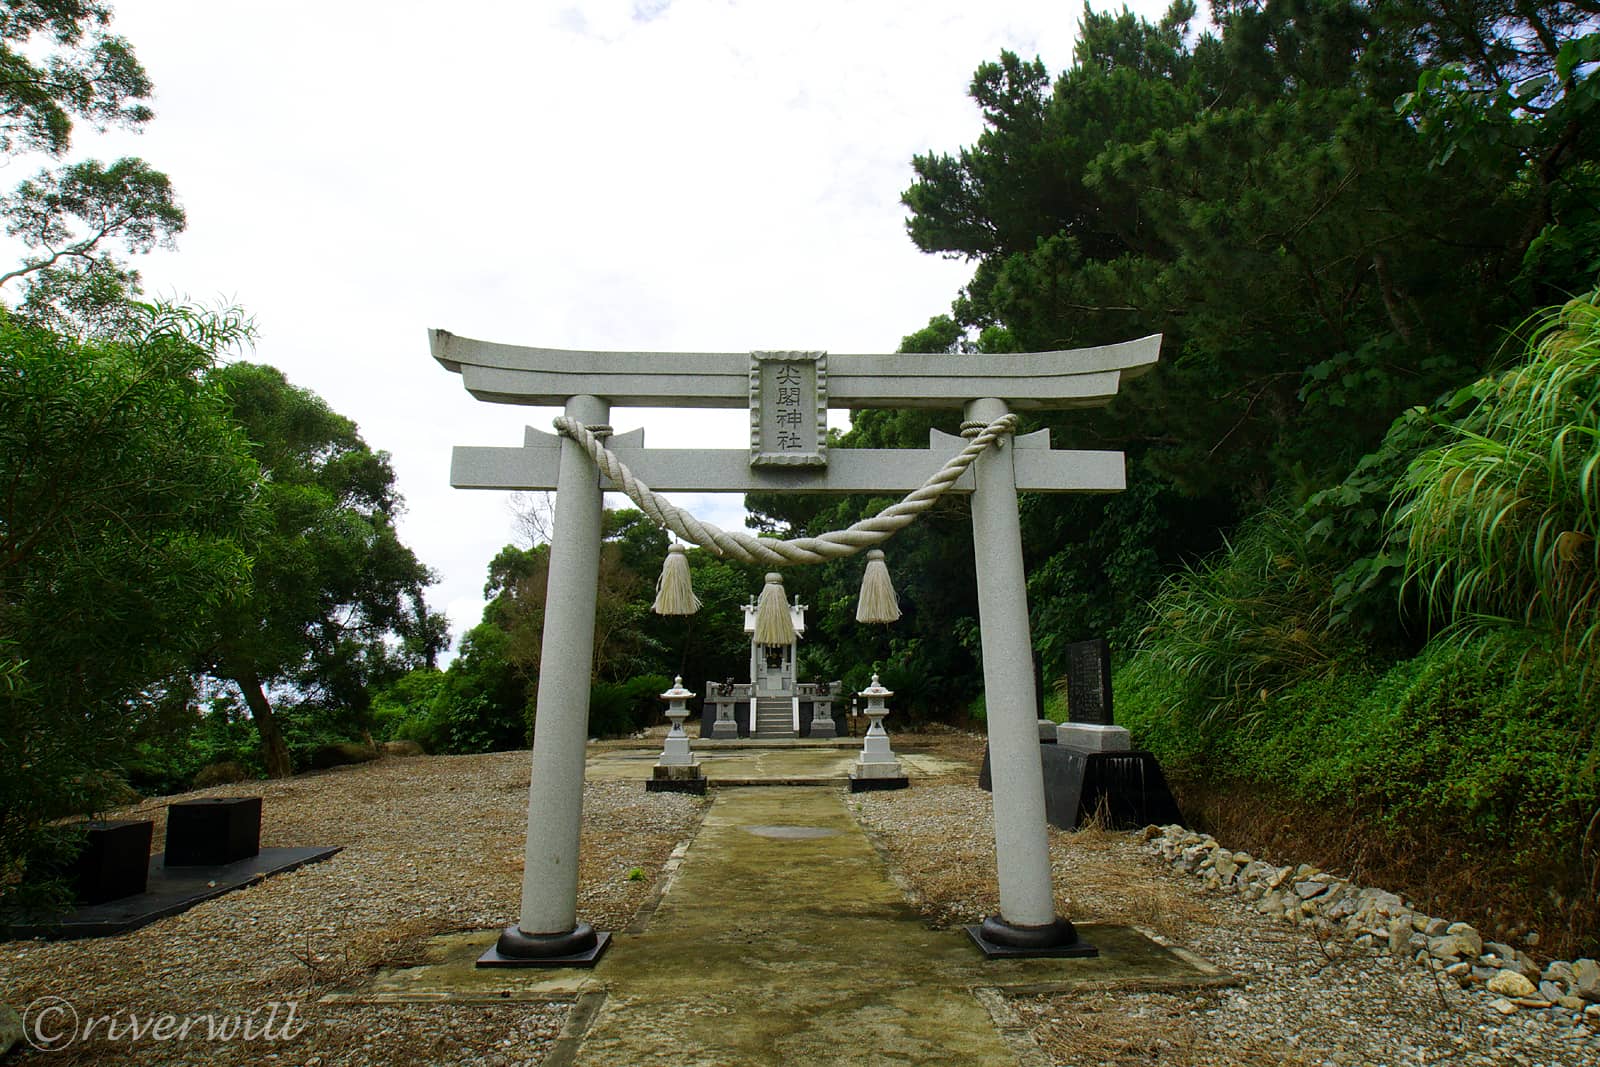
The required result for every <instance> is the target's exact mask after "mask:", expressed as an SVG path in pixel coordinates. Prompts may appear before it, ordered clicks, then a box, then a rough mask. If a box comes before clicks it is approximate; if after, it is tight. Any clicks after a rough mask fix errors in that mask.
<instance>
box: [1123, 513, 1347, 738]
mask: <svg viewBox="0 0 1600 1067" xmlns="http://www.w3.org/2000/svg"><path fill="white" fill-rule="evenodd" d="M1306 534H1307V522H1306V519H1305V517H1304V516H1303V515H1300V514H1297V513H1295V512H1292V511H1289V510H1287V509H1285V508H1267V509H1265V510H1264V511H1262V512H1261V513H1260V514H1258V515H1257V516H1256V517H1255V518H1254V519H1253V520H1251V521H1250V522H1249V523H1247V524H1246V525H1245V526H1244V527H1243V528H1242V529H1241V531H1240V532H1239V534H1238V536H1237V537H1236V538H1235V539H1234V540H1233V542H1232V543H1231V544H1230V545H1229V546H1228V547H1227V549H1225V550H1224V551H1222V552H1220V553H1218V554H1217V555H1216V556H1213V557H1212V558H1211V559H1208V560H1206V561H1204V562H1202V563H1201V564H1199V565H1197V566H1194V567H1189V568H1187V569H1185V570H1184V571H1182V572H1180V573H1179V574H1177V575H1175V576H1173V577H1172V578H1170V579H1168V581H1167V582H1166V584H1165V585H1164V586H1163V587H1162V589H1161V592H1160V593H1159V594H1157V596H1156V598H1155V600H1154V601H1153V602H1152V604H1151V611H1150V622H1149V624H1148V625H1147V626H1146V628H1145V630H1144V633H1143V634H1142V636H1141V643H1140V645H1139V647H1138V649H1137V650H1136V655H1135V656H1134V658H1133V660H1132V661H1131V663H1130V665H1129V667H1128V670H1130V671H1132V672H1133V674H1135V675H1138V674H1148V673H1150V672H1154V676H1153V677H1151V678H1148V679H1144V680H1142V681H1141V682H1140V683H1139V684H1147V685H1156V686H1159V687H1162V688H1163V689H1164V690H1165V691H1166V692H1167V695H1168V697H1169V699H1171V700H1172V701H1173V702H1174V704H1175V706H1176V707H1178V708H1180V709H1182V711H1183V712H1184V713H1185V714H1190V715H1197V716H1199V717H1201V718H1202V719H1207V720H1209V719H1213V718H1218V717H1223V718H1226V717H1234V716H1242V717H1245V718H1249V717H1251V716H1254V715H1256V714H1259V712H1260V710H1261V704H1262V702H1263V701H1262V698H1263V696H1264V695H1266V696H1270V695H1271V694H1272V693H1275V692H1277V691H1279V690H1282V689H1284V688H1287V687H1289V686H1292V685H1295V684H1296V683H1298V682H1300V681H1302V680H1304V679H1306V678H1309V677H1313V676H1317V675H1321V674H1327V673H1330V672H1332V671H1333V670H1335V669H1337V667H1338V666H1339V663H1340V661H1341V659H1343V658H1345V657H1347V656H1348V655H1349V654H1350V653H1351V652H1352V651H1354V649H1355V648H1356V642H1355V640H1354V638H1353V637H1352V636H1351V635H1350V634H1349V633H1348V632H1347V631H1344V630H1343V629H1342V628H1340V627H1337V626H1335V624H1334V623H1333V620H1332V618H1331V607H1330V604H1331V601H1330V594H1331V592H1332V589H1333V581H1334V576H1335V574H1336V573H1337V569H1336V567H1335V566H1334V565H1333V564H1332V563H1331V562H1330V561H1329V560H1327V559H1326V558H1325V557H1323V556H1322V555H1321V554H1320V553H1318V552H1317V551H1316V550H1315V549H1313V548H1312V547H1311V545H1310V543H1309V542H1308V539H1307V536H1306Z"/></svg>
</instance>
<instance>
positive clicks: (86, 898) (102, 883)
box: [70, 819, 155, 904]
mask: <svg viewBox="0 0 1600 1067" xmlns="http://www.w3.org/2000/svg"><path fill="white" fill-rule="evenodd" d="M154 830H155V824H154V823H153V822H151V821H150V820H149V819H123V820H119V821H116V822H98V823H90V824H89V837H88V839H87V840H86V841H85V842H84V844H83V850H82V851H81V852H79V853H78V858H77V859H76V860H74V861H73V864H72V868H71V874H70V876H71V878H72V882H73V889H74V893H75V895H76V896H77V898H78V901H79V903H82V904H104V903H105V902H106V901H108V900H120V899H121V898H123V897H131V896H134V895H136V894H138V893H143V892H144V888H145V884H146V882H147V881H148V880H149V877H150V838H151V836H152V835H153V833H154Z"/></svg>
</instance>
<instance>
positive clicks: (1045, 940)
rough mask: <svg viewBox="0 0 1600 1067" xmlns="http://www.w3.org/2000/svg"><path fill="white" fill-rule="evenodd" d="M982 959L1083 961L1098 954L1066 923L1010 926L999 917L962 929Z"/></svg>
mask: <svg viewBox="0 0 1600 1067" xmlns="http://www.w3.org/2000/svg"><path fill="white" fill-rule="evenodd" d="M962 929H964V930H965V931H966V932H967V936H968V937H970V938H972V941H973V944H975V945H977V946H978V948H979V949H980V950H981V951H982V952H983V955H984V958H986V959H991V960H1003V959H1039V958H1053V959H1086V958H1088V957H1091V956H1098V955H1100V950H1099V949H1097V948H1095V947H1094V946H1093V945H1091V944H1089V943H1088V942H1087V941H1084V940H1082V939H1081V938H1079V937H1078V931H1077V930H1075V929H1073V927H1072V924H1071V923H1070V922H1068V921H1067V920H1065V919H1057V920H1056V921H1055V922H1053V923H1050V924H1049V925H1048V926H1013V925H1012V924H1011V923H1008V922H1006V921H1005V920H1004V919H1001V918H1000V917H999V916H998V915H991V916H989V917H988V918H987V919H985V920H983V922H982V923H976V924H974V925H972V926H964V927H962Z"/></svg>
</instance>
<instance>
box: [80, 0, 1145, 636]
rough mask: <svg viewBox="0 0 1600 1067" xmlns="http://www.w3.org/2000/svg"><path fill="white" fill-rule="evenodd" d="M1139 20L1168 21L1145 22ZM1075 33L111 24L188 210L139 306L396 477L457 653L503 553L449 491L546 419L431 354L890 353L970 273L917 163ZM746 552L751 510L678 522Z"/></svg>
mask: <svg viewBox="0 0 1600 1067" xmlns="http://www.w3.org/2000/svg"><path fill="white" fill-rule="evenodd" d="M1138 6H1139V7H1141V8H1143V9H1144V10H1146V11H1147V12H1149V13H1155V12H1158V11H1159V10H1160V9H1161V7H1162V6H1163V5H1159V4H1153V3H1148V2H1147V3H1143V4H1140V5H1138ZM1077 10H1078V9H1077V8H1076V7H1075V6H1073V5H1070V4H1060V3H1049V4H1046V3H1039V2H1032V0H1029V2H1024V0H995V2H992V3H990V4H987V5H976V4H970V3H962V2H953V0H936V2H923V0H918V2H911V0H884V2H874V3H859V2H856V3H847V2H844V0H814V2H810V3H805V4H774V3H762V2H748V3H738V2H730V0H671V2H668V0H607V2H594V0H584V2H581V3H574V2H571V0H567V2H553V3H516V4H510V3H506V4H495V3H486V2H480V0H464V2H458V3H455V4H451V5H446V6H445V7H443V8H441V7H439V6H438V5H423V4H420V3H395V2H388V3H371V2H355V0H346V2H343V3H338V4H310V3H279V4H272V5H266V4H217V3H214V2H201V0H122V2H121V3H118V4H117V6H116V19H115V27H116V29H117V31H118V32H120V33H122V34H124V35H125V36H127V37H128V38H129V39H130V40H131V41H132V42H133V45H134V47H135V50H136V51H137V53H138V54H139V56H140V58H141V59H142V60H143V61H144V63H145V65H146V67H147V68H148V69H149V71H150V74H151V76H152V78H153V79H154V81H155V83H156V86H157V91H158V96H157V100H156V108H157V118H156V120H155V121H154V122H153V123H152V124H151V125H150V128H149V130H148V131H147V132H146V133H145V134H144V135H143V136H141V137H138V138H133V137H130V136H126V135H120V134H113V135H106V136H105V137H102V138H98V139H96V138H93V137H89V136H85V137H83V138H81V139H80V140H81V145H80V151H81V152H83V153H84V154H89V153H93V154H96V155H101V156H110V155H114V154H119V153H131V154H139V155H141V156H143V157H144V158H146V159H147V160H149V161H150V162H151V163H152V164H153V165H154V166H156V167H158V168H160V169H163V170H166V171H167V172H168V173H169V174H170V175H171V176H172V178H173V181H174V184H175V186H176V188H177V189H178V191H179V195H180V197H181V199H182V200H183V202H184V204H185V206H186V207H187V209H188V211H189V218H190V225H189V229H188V231H187V232H186V233H185V234H184V235H183V237H182V238H181V250H180V251H179V252H177V253H175V254H173V253H158V254H156V255H153V256H151V257H146V259H145V261H144V262H142V263H141V264H140V266H141V269H142V271H143V273H144V276H145V278H146V281H147V283H148V284H149V286H150V288H151V289H152V291H154V292H156V293H161V294H189V295H194V296H197V297H200V298H202V299H205V298H209V297H210V296H211V295H212V294H214V293H217V292H226V293H230V294H234V298H235V299H237V300H238V301H239V302H240V303H241V304H243V305H244V306H245V307H247V308H248V309H250V310H251V311H252V312H254V314H255V315H256V317H257V319H258V321H259V322H260V324H261V327H262V340H261V344H260V346H259V349H258V350H257V352H256V353H255V356H254V358H256V359H259V360H261V361H264V362H268V363H272V364H275V365H277V366H279V367H281V368H283V369H284V371H285V372H286V373H287V374H288V375H289V377H290V379H291V380H292V381H294V382H296V383H297V384H300V385H304V386H307V387H309V388H311V389H314V390H316V391H317V392H318V393H320V394H321V395H322V396H324V397H325V398H326V399H327V400H328V402H329V403H330V404H332V405H333V407H334V408H335V409H336V410H338V411H340V412H342V413H344V414H346V415H349V416H350V417H352V418H354V419H355V420H356V421H357V422H358V423H359V424H360V426H361V429H362V433H363V434H364V436H365V437H366V439H367V441H368V442H369V443H370V444H371V445H373V446H374V447H377V448H383V449H386V450H388V451H389V452H390V453H392V454H393V457H394V465H395V469H396V470H397V471H398V473H399V476H400V483H401V489H402V492H403V493H404V494H405V497H406V499H407V501H408V505H409V511H408V514H407V516H406V518H405V520H404V522H403V524H402V530H403V534H404V536H405V538H406V539H407V541H408V543H409V544H411V545H412V546H413V547H414V548H415V549H416V550H417V552H418V553H419V555H421V556H422V558H423V559H424V560H425V561H426V562H427V563H428V564H429V565H430V566H432V567H433V568H435V569H436V570H437V571H438V572H439V573H440V575H441V576H442V582H441V584H440V586H439V587H438V588H437V589H436V590H435V591H434V593H433V600H434V602H435V603H436V604H440V605H444V606H445V607H446V608H447V610H448V611H449V612H450V615H451V618H452V620H453V621H454V623H455V625H456V627H457V632H458V633H459V631H460V629H461V628H462V627H464V626H466V625H470V624H471V623H473V622H475V621H476V618H477V613H478V610H479V606H480V605H481V597H480V593H481V587H482V585H483V580H484V570H485V566H486V564H487V562H488V560H489V559H490V557H491V556H492V555H493V554H494V552H495V551H496V550H497V549H498V548H499V546H501V545H502V544H504V543H506V542H507V541H509V540H511V539H512V537H513V529H512V524H511V521H510V516H509V514H508V513H507V510H506V507H505V502H504V499H503V497H501V496H500V495H499V494H492V493H470V492H464V491H458V490H453V489H451V488H450V487H449V485H448V472H449V464H450V448H451V446H452V445H455V444H483V445H511V444H515V443H516V442H518V441H520V440H521V436H522V426H523V425H524V424H525V423H532V424H534V425H538V426H541V427H548V425H549V420H550V417H551V416H552V415H553V414H554V412H550V411H545V410H540V409H524V410H519V409H516V408H511V407H502V406H496V405H486V404H481V403H478V402H476V401H474V400H472V399H471V398H470V397H468V396H467V395H466V393H465V392H464V391H463V390H462V389H461V386H460V380H459V379H458V378H457V377H456V376H454V375H452V374H449V373H447V372H446V371H445V370H443V369H442V368H441V367H439V366H438V365H437V364H436V363H434V362H433V360H432V359H430V358H429V356H428V348H427V338H426V330H427V329H428V328H430V327H443V328H446V329H449V330H451V331H453V332H456V333H460V334H465V335H468V336H475V337H482V338H487V339H492V340H499V341H506V342H511V343H521V344H536V345H549V346H554V347H572V348H596V349H605V348H636V349H643V350H674V349H679V350H699V351H740V350H747V349H752V348H824V349H828V350H831V351H836V352H874V351H892V350H893V349H894V348H895V347H896V345H897V344H898V343H899V340H900V338H901V336H903V335H904V334H906V333H909V332H911V331H912V330H915V329H918V328H920V327H921V326H922V325H923V324H924V323H925V322H926V321H927V319H928V318H929V316H931V315H935V314H939V313H941V312H943V311H944V310H946V309H947V308H948V305H949V301H950V299H951V297H952V296H954V294H955V293H956V291H957V289H958V288H959V287H960V286H961V285H962V284H963V283H964V282H965V281H966V279H967V277H968V274H969V271H968V268H967V267H966V266H965V265H963V264H960V263H954V262H950V261H946V260H942V259H939V258H936V257H930V256H925V255H922V254H921V253H919V252H917V251H916V249H915V248H914V247H913V246H912V245H911V243H910V242H909V240H908V239H907V238H906V236H905V233H904V228H903V218H904V215H905V210H904V208H903V207H902V206H901V205H900V204H899V196H900V194H901V192H902V191H903V190H904V189H905V187H906V186H907V185H909V184H910V182H911V179H912V172H911V165H910V163H911V157H912V155H913V154H914V153H917V152H923V151H928V150H930V149H932V150H938V151H954V150H955V149H957V148H958V147H960V146H962V145H964V144H969V143H971V141H972V140H973V139H974V138H975V137H976V136H977V134H978V133H979V131H980V129H981V126H980V121H979V117H978V114H977V110H976V108H975V107H974V106H973V105H972V103H971V101H970V100H968V99H967V98H966V95H965V93H966V88H967V85H968V82H969V81H970V79H971V75H972V71H973V70H974V69H975V68H976V66H977V65H978V63H980V62H982V61H985V60H989V59H993V58H995V57H996V56H997V55H998V53H999V52H1000V50H1001V49H1002V48H1010V49H1012V50H1016V51H1019V52H1021V53H1022V54H1024V55H1025V56H1028V57H1031V56H1032V55H1033V54H1035V53H1040V54H1042V55H1043V58H1044V59H1045V61H1046V62H1047V64H1049V65H1050V66H1051V68H1052V69H1054V70H1059V69H1061V68H1062V67H1063V66H1065V65H1066V64H1067V63H1068V62H1069V61H1070V59H1071V54H1072V42H1073V36H1074V33H1075V24H1076V16H1077ZM612 421H613V422H614V423H615V424H616V425H617V427H618V429H619V430H623V429H628V428H630V427H631V426H633V425H641V424H642V425H645V426H646V427H647V428H648V435H649V439H650V441H651V442H652V443H654V444H660V445H663V446H665V445H676V446H679V447H683V446H684V445H687V444H694V445H700V446H710V445H717V446H723V447H740V444H741V435H742V433H743V428H744V422H743V416H742V415H740V414H739V413H733V412H719V413H712V414H711V415H710V416H709V417H707V415H706V413H689V412H684V411H671V412H667V411H660V412H658V411H648V412H618V413H617V414H616V415H615V416H614V417H613V420H612ZM695 505H696V507H705V508H707V509H708V514H706V516H705V517H706V518H708V519H711V520H712V521H715V522H718V523H719V524H722V525H737V524H738V502H737V498H715V499H714V500H713V499H711V498H708V499H706V500H703V501H696V502H695Z"/></svg>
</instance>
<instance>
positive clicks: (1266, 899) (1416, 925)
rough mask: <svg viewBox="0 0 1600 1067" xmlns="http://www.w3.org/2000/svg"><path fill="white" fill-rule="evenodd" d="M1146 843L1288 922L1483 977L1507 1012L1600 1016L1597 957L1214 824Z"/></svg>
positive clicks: (1152, 832)
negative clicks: (1528, 942) (1241, 844)
mask: <svg viewBox="0 0 1600 1067" xmlns="http://www.w3.org/2000/svg"><path fill="white" fill-rule="evenodd" d="M1143 837H1144V840H1145V842H1146V844H1147V846H1148V847H1149V848H1150V849H1151V850H1152V851H1154V852H1155V853H1157V854H1158V855H1160V856H1161V857H1162V858H1163V859H1165V860H1167V861H1168V862H1169V863H1171V865H1172V866H1173V867H1174V868H1175V869H1177V870H1181V871H1187V872H1188V873H1190V874H1193V875H1195V876H1196V877H1199V878H1201V879H1203V880H1204V881H1205V885H1206V888H1208V889H1210V890H1213V891H1215V892H1222V893H1235V894H1238V895H1239V896H1241V897H1243V898H1244V899H1246V900H1250V901H1254V902H1255V906H1256V910H1257V911H1259V912H1261V913H1262V914H1263V915H1266V916H1268V917H1270V918H1273V919H1279V920H1281V921H1283V922H1287V923H1290V924H1292V925H1309V926H1313V927H1315V928H1316V929H1317V930H1318V931H1325V932H1327V933H1330V934H1333V933H1337V934H1340V935H1341V936H1343V937H1345V938H1347V939H1349V940H1351V941H1354V942H1355V943H1356V944H1357V945H1361V946H1364V947H1367V948H1369V949H1371V950H1373V951H1375V952H1388V953H1389V954H1390V955H1393V956H1396V957H1399V958H1403V959H1411V960H1414V961H1415V962H1416V963H1417V964H1418V965H1420V966H1423V967H1427V968H1430V969H1433V970H1437V971H1440V972H1441V973H1443V974H1444V975H1446V976H1448V977H1449V978H1452V979H1454V980H1455V981H1456V983H1457V984H1459V985H1460V986H1462V987H1463V988H1468V987H1472V986H1478V987H1481V988H1482V989H1483V990H1484V991H1485V992H1486V994H1487V995H1490V996H1492V997H1493V998H1494V999H1493V1000H1491V1001H1490V1003H1489V1007H1490V1008H1491V1009H1493V1010H1494V1011H1497V1012H1499V1013H1500V1014H1502V1015H1514V1014H1516V1013H1517V1012H1518V1011H1520V1010H1522V1009H1525V1008H1526V1009H1534V1010H1539V1011H1546V1012H1551V1013H1555V1012H1564V1013H1568V1014H1569V1015H1570V1016H1572V1017H1574V1021H1577V1018H1578V1017H1581V1018H1582V1019H1583V1021H1584V1022H1587V1023H1589V1024H1590V1025H1593V1024H1594V1023H1595V1022H1597V1021H1600V963H1596V962H1595V961H1594V960H1591V959H1580V960H1574V961H1571V962H1568V961H1566V960H1556V961H1554V962H1552V963H1550V964H1548V965H1546V966H1545V967H1543V968H1541V967H1540V966H1539V965H1538V964H1537V963H1535V962H1534V961H1533V959H1532V958H1531V957H1530V956H1529V955H1528V954H1527V953H1526V952H1523V951H1522V950H1521V949H1517V948H1513V947H1512V946H1510V945H1506V944H1502V943H1500V942H1497V941H1485V940H1484V939H1483V938H1482V936H1481V935H1480V934H1479V933H1478V931H1477V930H1476V929H1474V928H1473V927H1471V926H1469V925H1468V924H1466V923H1462V922H1450V921H1449V920H1448V919H1438V918H1435V917H1433V916H1431V915H1425V914H1423V913H1422V912H1419V911H1416V910H1414V909H1413V908H1411V907H1410V906H1409V905H1407V904H1406V902H1405V901H1404V900H1403V899H1401V898H1400V897H1399V896H1397V895H1396V894H1394V893H1390V892H1387V891H1385V890H1382V889H1368V888H1363V887H1362V886H1359V885H1355V884H1354V883H1352V882H1349V881H1346V880H1345V879H1343V878H1339V877H1337V876H1336V875H1332V874H1329V873H1327V872H1326V871H1323V870H1319V869H1318V868H1316V867H1313V866H1311V865H1309V864H1304V863H1303V864H1301V865H1299V866H1298V867H1279V866H1277V865H1275V864H1272V863H1267V862H1265V861H1263V860H1258V859H1256V858H1255V857H1254V856H1252V855H1250V853H1248V852H1231V851H1229V850H1228V849H1225V848H1223V847H1222V846H1221V845H1219V844H1217V841H1216V839H1215V838H1213V837H1212V836H1211V835H1209V834H1198V833H1195V832H1193V831H1192V830H1186V829H1184V828H1183V827H1181V826H1177V825H1172V826H1147V827H1146V828H1145V829H1144V832H1143Z"/></svg>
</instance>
